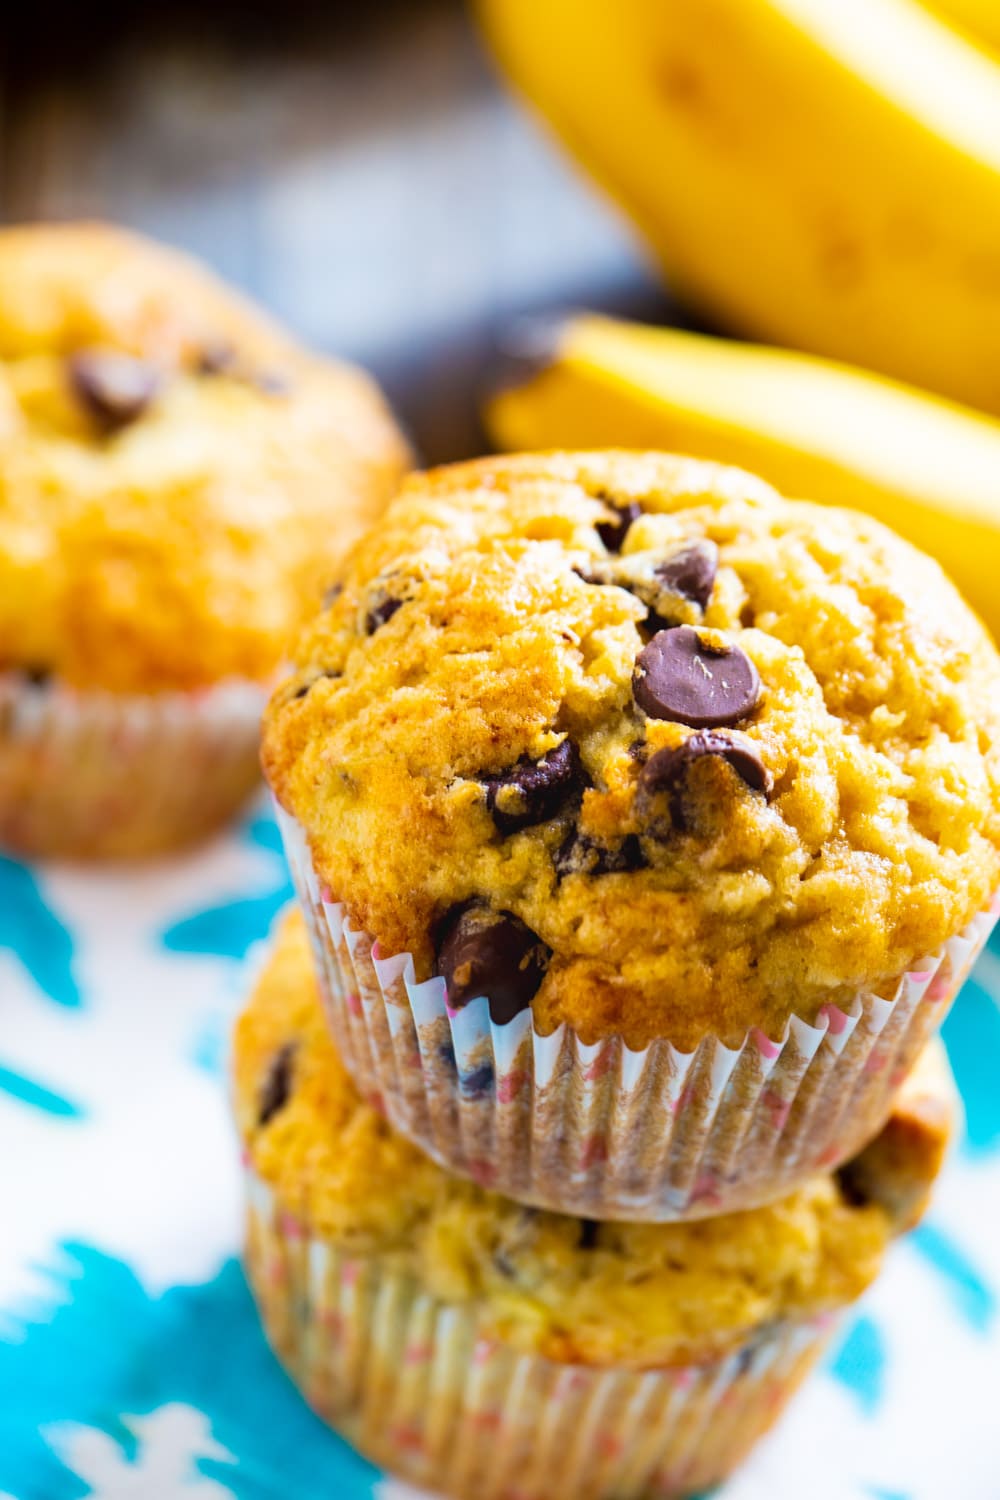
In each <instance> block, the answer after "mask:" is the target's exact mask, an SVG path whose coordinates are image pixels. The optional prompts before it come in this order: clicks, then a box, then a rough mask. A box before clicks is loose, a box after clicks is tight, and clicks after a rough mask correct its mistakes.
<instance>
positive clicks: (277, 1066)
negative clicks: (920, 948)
mask: <svg viewBox="0 0 1000 1500" xmlns="http://www.w3.org/2000/svg"><path fill="white" fill-rule="evenodd" d="M935 1046H936V1047H939V1044H935ZM233 1065H234V1073H235V1108H236V1114H237V1120H238V1125H239V1130H240V1134H241V1137H242V1140H243V1143H244V1147H245V1153H246V1158H247V1162H248V1181H249V1187H250V1209H249V1228H248V1270H249V1274H250V1278H251V1283H252V1285H253V1287H254V1290H255V1294H256V1296H257V1298H258V1301H259V1303H260V1307H261V1312H262V1315H263V1318H264V1321H265V1325H266V1327H267V1330H268V1333H269V1335H270V1337H271V1339H272V1340H273V1342H274V1344H275V1346H276V1349H277V1351H278V1353H279V1354H280V1355H281V1357H282V1358H283V1359H284V1360H285V1362H286V1363H287V1364H288V1366H289V1368H290V1370H291V1372H292V1374H293V1375H294V1376H295V1378H296V1379H297V1380H298V1381H299V1383H300V1384H301V1385H302V1387H303V1389H304V1392H305V1394H306V1396H307V1398H308V1399H309V1400H310V1401H311V1402H312V1403H313V1404H314V1405H315V1406H316V1408H317V1410H318V1411H319V1412H320V1413H321V1415H323V1416H324V1417H326V1418H327V1419H328V1420H330V1421H332V1422H333V1423H334V1424H335V1425H336V1426H337V1427H339V1428H341V1429H342V1430H343V1431H344V1432H345V1433H346V1434H347V1435H348V1436H349V1437H350V1438H351V1439H352V1440H354V1441H356V1442H357V1443H359V1445H360V1446H361V1447H362V1448H363V1449H365V1451H367V1452H369V1453H371V1454H372V1456H374V1457H376V1458H377V1459H378V1460H380V1461H381V1462H384V1463H386V1464H388V1465H389V1466H390V1467H393V1468H395V1469H398V1470H399V1471H400V1472H401V1473H402V1474H404V1475H406V1476H407V1477H409V1478H412V1479H414V1480H416V1481H418V1482H422V1483H425V1484H428V1485H432V1486H433V1487H434V1488H435V1489H438V1488H440V1489H442V1490H444V1491H445V1492H446V1493H449V1494H455V1495H466V1494H470V1495H471V1494H480V1493H484V1492H485V1493H491V1494H492V1493H498V1494H503V1493H506V1492H507V1491H506V1490H505V1489H504V1487H503V1485H502V1484H501V1483H500V1481H499V1478H497V1477H496V1476H493V1475H489V1474H486V1473H485V1472H484V1470H485V1467H486V1466H488V1465H494V1466H497V1465H502V1464H503V1463H508V1464H509V1465H510V1466H511V1473H515V1472H516V1473H517V1474H518V1478H519V1481H521V1480H522V1479H523V1478H524V1476H528V1477H529V1483H528V1485H527V1488H526V1489H524V1490H522V1489H521V1487H520V1482H519V1488H518V1493H524V1494H525V1495H530V1496H534V1495H536V1494H537V1495H540V1496H541V1495H544V1496H546V1497H547V1496H549V1495H551V1494H553V1493H557V1492H558V1493H562V1492H563V1488H564V1487H563V1488H560V1487H559V1485H557V1484H555V1483H554V1475H555V1474H556V1472H557V1471H556V1469H555V1468H554V1465H555V1464H556V1463H558V1462H559V1461H560V1455H559V1454H558V1452H557V1451H553V1450H552V1449H551V1448H550V1447H549V1446H548V1445H547V1444H546V1441H545V1432H546V1431H547V1430H548V1428H549V1427H550V1426H551V1425H552V1424H557V1425H559V1426H560V1429H562V1427H563V1426H564V1425H574V1424H575V1426H576V1428H577V1429H578V1430H579V1432H580V1434H581V1437H580V1442H581V1444H582V1445H583V1446H584V1447H585V1448H586V1454H584V1455H581V1456H580V1462H581V1464H584V1463H586V1472H587V1474H588V1483H590V1481H591V1479H592V1477H593V1476H592V1472H591V1470H592V1467H594V1466H596V1468H597V1470H598V1472H601V1473H603V1475H604V1478H603V1482H602V1484H601V1485H597V1486H595V1487H593V1488H588V1490H587V1493H588V1494H595V1495H597V1494H600V1495H604V1494H608V1495H611V1494H613V1495H615V1496H624V1495H632V1494H642V1495H647V1494H660V1495H680V1494H687V1493H690V1492H692V1491H695V1490H698V1489H699V1488H701V1487H702V1486H705V1485H707V1484H708V1483H709V1482H710V1481H715V1480H717V1479H718V1478H720V1477H722V1475H724V1474H725V1473H726V1472H727V1471H728V1469H729V1468H731V1467H732V1465H733V1464H734V1463H736V1462H737V1461H738V1460H739V1458H740V1457H741V1456H742V1454H743V1453H744V1452H745V1451H746V1449H747V1448H748V1447H749V1446H750V1445H751V1443H752V1442H753V1441H754V1439H755V1438H756V1437H757V1436H758V1435H759V1434H760V1432H761V1431H762V1430H763V1429H764V1427H765V1426H767V1425H769V1423H770V1421H771V1420H773V1418H774V1417H775V1416H776V1415H777V1413H778V1411H779V1409H780V1407H781V1406H782V1405H783V1403H784V1401H785V1400H786V1399H787V1398H788V1396H789V1395H790V1394H791V1391H792V1390H793V1389H794V1387H795V1385H796V1384H797V1383H798V1381H799V1379H801V1377H802V1375H803V1374H804V1373H805V1371H806V1369H807V1368H808V1366H809V1365H810V1364H811V1363H812V1361H813V1359H814V1358H815V1356H816V1354H817V1353H818V1352H819V1350H820V1348H821V1347H822V1343H823V1340H824V1338H825V1336H826V1333H827V1332H828V1331H829V1323H830V1319H831V1317H832V1316H833V1315H834V1314H835V1313H836V1312H837V1311H838V1310H840V1309H842V1308H844V1307H845V1306H847V1305H848V1304H849V1303H850V1302H851V1301H853V1299H854V1298H855V1297H857V1296H858V1295H859V1294H860V1292H861V1291H862V1290H863V1288H864V1287H865V1286H866V1285H867V1284H868V1283H869V1282H870V1281H871V1279H872V1278H873V1277H874V1276H875V1274H876V1273H877V1271H878V1269H879V1266H880V1264H881V1262H882V1258H883V1255H884V1252H885V1249H886V1246H887V1244H888V1242H889V1240H890V1238H891V1237H892V1236H893V1235H894V1234H895V1233H897V1232H898V1230H899V1229H900V1228H901V1227H902V1225H903V1224H908V1223H910V1222H912V1221H913V1220H914V1218H915V1217H916V1216H918V1214H919V1211H920V1208H921V1207H922V1204H923V1200H924V1198H925V1197H926V1193H927V1190H928V1187H929V1185H930V1184H931V1182H932V1181H933V1179H934V1177H935V1175H936V1173H937V1171H938V1168H939V1167H940V1163H941V1157H942V1153H943V1150H944V1146H945V1144H946V1142H947V1139H948V1136H949V1134H950V1131H951V1129H952V1126H953V1123H954V1115H955V1096H954V1090H953V1086H952V1084H951V1081H950V1078H949V1075H948V1072H947V1066H946V1064H944V1062H943V1054H942V1053H941V1052H940V1051H937V1052H933V1053H931V1054H929V1055H928V1056H927V1057H926V1059H925V1060H924V1061H923V1062H922V1064H921V1066H920V1067H919V1068H918V1070H917V1072H916V1074H915V1075H914V1078H913V1080H912V1082H911V1083H910V1084H909V1085H907V1086H906V1087H905V1088H904V1091H903V1095H902V1097H901V1099H900V1102H899V1105H898V1108H897V1111H896V1112H895V1113H894V1115H893V1118H892V1120H891V1121H890V1123H889V1124H888V1126H887V1127H886V1131H885V1133H884V1135H883V1137H881V1138H880V1140H879V1142H878V1143H877V1144H876V1145H873V1146H872V1147H871V1148H870V1149H869V1152H867V1153H866V1154H865V1155H864V1156H863V1157H861V1158H860V1159H859V1160H858V1161H857V1162H855V1163H852V1164H851V1166H850V1168H849V1169H848V1170H847V1171H846V1172H845V1173H843V1174H841V1175H840V1176H837V1175H832V1174H830V1173H826V1174H822V1175H818V1176H815V1177H813V1178H811V1179H810V1180H809V1181H808V1182H807V1183H805V1184H803V1186H802V1187H800V1188H799V1189H798V1190H796V1191H795V1192H794V1193H793V1194H791V1195H790V1196H789V1197H787V1198H786V1199H784V1200H783V1201H781V1202H779V1203H777V1204H774V1205H772V1206H771V1207H768V1208H765V1209H759V1210H756V1211H753V1212H749V1213H744V1214H736V1215H728V1216H725V1215H724V1216H722V1217H718V1218H714V1219H711V1220H708V1221H705V1222H703V1223H698V1224H681V1225H676V1224H675V1225H635V1224H632V1225H621V1224H615V1225H610V1224H598V1223H595V1222H593V1221H588V1220H580V1219H577V1218H570V1217H564V1216H560V1215H557V1214H549V1213H540V1212H536V1211H534V1210H529V1209H525V1208H523V1207H522V1206H520V1205H518V1204H515V1203H512V1202H510V1201H509V1200H507V1199H504V1198H501V1197H499V1196H498V1195H497V1194H495V1193H490V1192H486V1191H484V1190H483V1189H481V1188H479V1187H476V1186H474V1185H472V1184H471V1183H468V1182H465V1181H463V1180H462V1179H460V1178H455V1177H452V1176H450V1175H448V1174H447V1173H445V1172H443V1171H442V1170H441V1169H440V1168H439V1167H438V1166H436V1165H435V1164H434V1163H432V1162H430V1161H429V1160H428V1159H427V1158H426V1157H424V1156H423V1155H422V1154H421V1153H420V1152H418V1151H417V1150H415V1149H414V1148H413V1147H412V1146H411V1145H410V1143H409V1142H408V1141H406V1140H405V1139H404V1138H403V1137H401V1136H400V1135H398V1134H397V1133H396V1132H394V1131H393V1130H392V1128H391V1127H390V1126H388V1125H387V1123H386V1122H385V1120H384V1119H383V1117H382V1116H381V1115H380V1114H379V1113H377V1112H376V1111H375V1110H373V1109H372V1108H371V1107H370V1106H369V1105H367V1104H366V1103H364V1102H363V1101H362V1100H361V1098H360V1097H359V1095H358V1093H357V1091H356V1089H355V1088H354V1086H353V1084H352V1082H351V1080H350V1077H349V1075H348V1073H347V1071H346V1069H345V1068H344V1066H343V1064H342V1062H341V1060H340V1059H339V1057H338V1055H337V1052H336V1050H335V1048H334V1046H333V1043H332V1042H331V1040H330V1038H329V1034H328V1031H327V1028H326V1025H325V1023H324V1019H323V1015H322V1011H321V1008H320V1003H319V998H318V995H317V990H316V983H315V979H314V977H313V974H312V970H311V964H310V956H309V952H308V947H307V940H306V936H305V931H304V927H303V924H302V921H301V918H300V917H298V916H297V915H296V916H295V917H294V918H292V919H291V920H289V921H288V922H287V923H286V925H285V927H284V928H283V930H282V932H281V935H280V937H279V940H278V943H277V947H276V950H275V951H274V953H273V955H272V957H271V959H270V961H269V963H268V966H267V969H266V971H265V973H264V975H263V976H262V978H261V980H260V982H259V984H258V986H257V989H256V992H255V993H254V995H253V997H252V999H251V1001H250V1003H249V1006H248V1008H247V1009H246V1011H245V1012H244V1014H243V1015H242V1016H241V1018H240V1020H239V1022H238V1024H237V1028H236V1035H235V1045H234V1060H233ZM602 1382H603V1385H602ZM598 1388H600V1389H602V1390H603V1391H604V1395H605V1397H606V1399H604V1400H601V1401H594V1402H593V1404H592V1405H591V1404H590V1403H589V1401H587V1402H585V1401H583V1400H582V1399H581V1398H582V1397H584V1396H586V1397H588V1398H589V1397H591V1396H593V1395H594V1394H595V1392H596V1390H597V1389H598ZM642 1393H644V1400H642V1401H632V1400H630V1399H629V1398H631V1397H634V1396H635V1395H636V1394H642ZM737 1413H738V1420H736V1414H737ZM727 1414H728V1415H727ZM730 1418H732V1419H733V1420H732V1421H730ZM692 1424H696V1427H695V1428H694V1429H693V1428H692ZM692 1430H697V1431H698V1433H699V1435H700V1439H699V1443H698V1444H697V1448H696V1451H695V1452H692V1451H691V1445H690V1444H689V1443H688V1442H687V1441H686V1437H687V1436H689V1435H690V1432H691V1431H692ZM487 1435H488V1437H489V1440H488V1441H487V1440H486V1438H487ZM509 1445H510V1451H508V1446H509ZM555 1447H556V1449H558V1445H555ZM546 1455H547V1456H546ZM639 1455H643V1460H642V1463H637V1467H636V1470H635V1471H632V1470H630V1468H629V1463H630V1461H631V1460H637V1459H638V1456H639ZM529 1456H530V1460H531V1461H530V1462H529V1461H527V1460H528V1458H529ZM562 1457H563V1459H564V1457H565V1455H562ZM612 1459H613V1462H612V1461H611V1460H612ZM602 1463H606V1465H607V1468H606V1472H605V1471H604V1470H602V1469H601V1464H602ZM510 1482H512V1481H510ZM490 1484H494V1486H495V1488H493V1489H490V1488H489V1485H490ZM477 1485H478V1486H479V1488H477ZM483 1485H486V1489H485V1491H484V1490H483V1489H482V1486H483Z"/></svg>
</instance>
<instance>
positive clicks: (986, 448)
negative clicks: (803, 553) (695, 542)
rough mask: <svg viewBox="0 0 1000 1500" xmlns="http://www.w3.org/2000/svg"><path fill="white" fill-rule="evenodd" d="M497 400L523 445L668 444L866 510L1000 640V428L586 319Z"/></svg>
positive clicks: (820, 371)
mask: <svg viewBox="0 0 1000 1500" xmlns="http://www.w3.org/2000/svg"><path fill="white" fill-rule="evenodd" d="M551 338H552V340H553V343H552V347H551V351H550V358H549V362H548V363H547V364H543V365H541V367H540V368H539V362H538V360H537V358H533V359H532V360H531V361H530V362H529V364H528V366H527V373H526V375H525V377H524V379H523V381H522V382H521V383H519V384H515V385H513V386H511V387H510V388H508V389H506V390H504V391H501V392H500V394H498V395H497V396H495V397H494V398H493V400H492V401H491V402H490V403H489V406H488V408H487V412H486V422H487V428H488V430H489V433H490V436H491V438H492V439H493V440H494V441H495V443H496V444H497V446H499V447H501V448H511V449H528V450H531V449H544V448H588V447H592V448H593V447H628V448H667V449H672V450H674V451H677V452H682V453H692V454H695V455H696V456H698V457H703V458H713V459H718V460H720V461H722V462H726V463H734V464H739V465H741V466H742V467H743V468H746V469H751V470H752V471H753V472H754V473H756V474H760V475H761V477H762V478H764V479H768V480H770V481H771V483H772V484H774V485H775V486H776V488H778V489H779V490H781V491H782V492H783V493H784V494H786V495H792V496H804V497H806V498H808V499H810V500H819V501H824V502H828V503H832V504H837V505H851V506H855V507H856V508H857V509H859V510H864V511H867V512H868V513H869V514H871V515H874V516H877V517H878V519H879V520H880V521H884V522H885V523H886V524H887V525H888V526H891V527H893V529H894V530H896V531H898V532H900V533H901V535H903V536H905V537H908V538H909V540H910V541H912V542H914V543H915V544H916V545H917V546H918V547H922V548H923V549H924V551H926V552H929V553H931V555H932V556H935V557H936V558H937V559H938V561H939V562H940V563H941V564H942V566H943V567H944V568H945V570H946V571H947V572H949V573H950V574H951V576H952V578H953V579H954V580H955V582H956V583H957V584H958V586H959V588H960V589H961V590H962V592H963V593H964V594H965V595H966V597H967V598H968V599H969V601H970V603H971V604H972V605H973V606H974V607H975V608H976V609H978V611H979V613H980V614H981V616H982V617H983V619H984V620H985V621H986V623H987V625H988V626H989V627H990V629H991V630H992V631H993V633H994V635H995V636H996V638H997V639H998V641H1000V586H998V579H1000V422H997V421H994V420H993V419H992V418H989V417H984V416H980V415H979V414H978V413H976V412H972V411H969V410H968V409H966V408H963V407H959V406H956V405H953V404H952V403H951V402H948V401H943V400H940V399H938V398H936V397H933V396H927V395H925V394H923V393H922V392H920V391H916V390H913V389H911V388H909V387H906V386H902V385H897V384H895V383H894V382H892V381H889V380H885V379H882V378H880V377H878V376H874V375H868V374H865V373H864V372H862V371H859V370H851V369H849V368H847V367H845V366H841V365H834V364H830V363H827V362H826V361H824V360H818V359H813V358H810V357H808V356H806V355H800V354H789V353H786V352H784V351H782V350H777V349H769V348H761V347H755V346H753V345H747V344H733V343H727V342H725V341H724V340H720V339H710V338H706V337H703V336H701V335H698V334H692V333H682V332H679V331H677V330H675V329H668V328H663V329H660V328H642V327H639V326H637V325H634V324H628V323H620V322H614V321H612V320H610V319H606V318H599V317H594V316H590V315H587V314H584V315H581V316H580V317H577V318H574V319H571V320H569V321H568V322H566V323H565V324H563V325H562V327H561V328H559V329H558V330H556V331H555V332H554V333H553V334H551Z"/></svg>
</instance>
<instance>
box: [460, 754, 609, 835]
mask: <svg viewBox="0 0 1000 1500" xmlns="http://www.w3.org/2000/svg"><path fill="white" fill-rule="evenodd" d="M583 783H584V772H583V767H582V765H581V764H580V755H579V752H578V751H577V748H576V746H575V745H574V744H573V742H572V740H569V739H565V740H563V742H562V744H561V745H557V746H556V748H555V749H554V750H550V751H549V753H548V755H543V756H542V758H541V760H536V761H531V760H520V761H518V763H517V765H516V766H513V767H512V768H511V769H510V770H509V771H506V772H505V773H504V774H503V775H502V776H490V777H488V778H486V779H485V781H484V785H485V787H486V806H487V807H488V808H489V810H490V812H491V813H492V814H493V821H494V823H495V824H496V826H497V830H498V832H499V833H501V834H502V835H503V837H504V838H508V837H509V836H510V835H511V834H512V833H516V832H517V831H518V829H520V828H529V827H531V826H533V825H534V824H536V823H545V822H547V821H548V819H549V818H553V817H555V815H556V813H557V812H558V811H559V808H560V806H561V805H562V803H563V801H564V800H565V798H566V797H567V796H568V795H569V793H570V792H572V791H578V790H581V789H582V787H583Z"/></svg>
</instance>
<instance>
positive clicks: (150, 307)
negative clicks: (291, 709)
mask: <svg viewBox="0 0 1000 1500" xmlns="http://www.w3.org/2000/svg"><path fill="white" fill-rule="evenodd" d="M406 461H407V452H406V447H405V444H404V442H403V440H402V439H401V437H400V435H399V433H398V432H397V430H396V428H395V426H394V424H393V422H392V420H391V418H390V416H389V414H388V412H387V411H386V408H385V406H384V405H383V403H382V400H381V398H380V396H379V394H378V392H377V391H376V389H375V388H374V386H373V385H372V383H371V382H370V381H369V380H368V379H367V377H365V376H364V375H363V374H361V373H360V372H358V371H356V370H354V369H352V368H349V367H346V366H342V365H338V364H334V363H331V362H329V361H327V360H321V359H318V358H316V357H313V356H311V355H309V354H307V353H306V352H304V351H303V350H301V349H300V348H298V347H297V346H296V345H295V344H293V343H292V342H291V341H290V340H289V339H288V338H286V337H285V336H284V335H282V334H281V333H280V332H279V331H278V330H277V329H276V328H275V327H273V326H272V325H271V323H270V322H269V321H268V320H267V319H266V318H265V317H264V316H263V315H262V314H260V313H258V312H257V311H256V310H255V309H254V308H253V307H251V306H250V305H249V304H247V303H245V302H243V301H242V300H241V299H240V298H239V297H238V296H237V295H235V294H234V293H232V292H230V291H229V290H228V289H227V288H225V287H224V286H223V285H222V284H221V283H219V282H217V281H216V280H215V279H214V278H213V277H211V276H210V275H209V274H208V273H207V272H205V271H203V270H202V269H201V268H200V267H199V266H197V265H195V264H194V263H193V262H191V261H189V260H188V259H186V258H185V257H184V256H182V255H179V254H177V253H176V252H173V251H169V250H166V249H162V248H160V247H158V246H155V245H153V244H151V243H149V242H147V241H145V240H142V239H140V238H138V237H137V236H133V235H130V234H126V233H124V232H122V231H120V230H116V229H112V228H107V227H103V226H99V225H83V226H38V227H34V226H32V227H27V228H20V229H13V230H5V231H3V232H2V233H0V670H3V669H7V668H16V669H19V670H26V671H29V672H31V673H41V672H44V673H53V674H55V675H57V676H59V677H60V678H61V679H62V680H64V681H65V682H67V683H69V684H71V685H73V686H76V687H82V688H87V687H101V688H106V689H110V690H113V691H120V692H150V691H157V690H164V689H189V688H198V687H201V686H203V685H206V684H208V683H212V682H216V681H219V680H221V679H223V678H226V677H244V678H251V679H255V680H262V679H265V678H267V677H268V676H270V675H271V673H272V672H273V671H274V669H275V667H276V665H277V663H278V661H279V658H280V655H281V652H282V649H283V648H284V646H285V645H286V643H287V639H288V636H289V633H290V632H293V631H294V630H295V629H296V628H297V626H298V625H299V623H300V622H301V618H302V607H303V601H304V600H311V601H313V602H315V600H316V598H317V597H318V592H319V586H320V581H321V580H322V579H323V578H324V577H325V575H326V573H327V572H328V570H329V568H330V566H331V564H332V563H333V561H334V560H335V559H336V558H337V556H338V555H339V554H340V552H342V551H343V549H344V548H345V547H346V546H347V544H348V543H349V542H351V541H353V540H354V538H355V537H356V536H357V535H358V533H359V532H360V531H361V529H362V528H363V526H364V525H365V524H366V523H367V522H368V521H370V520H372V519H373V518H374V517H375V515H377V514H378V513H379V511H380V510H381V508H382V506H383V505H384V503H385V501H386V499H387V498H388V496H389V494H390V493H391V491H392V489H393V488H394V487H395V484H396V482H397V480H398V477H399V475H400V474H401V472H402V471H403V469H404V467H405V465H406Z"/></svg>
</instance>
